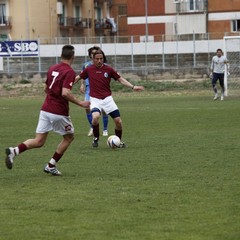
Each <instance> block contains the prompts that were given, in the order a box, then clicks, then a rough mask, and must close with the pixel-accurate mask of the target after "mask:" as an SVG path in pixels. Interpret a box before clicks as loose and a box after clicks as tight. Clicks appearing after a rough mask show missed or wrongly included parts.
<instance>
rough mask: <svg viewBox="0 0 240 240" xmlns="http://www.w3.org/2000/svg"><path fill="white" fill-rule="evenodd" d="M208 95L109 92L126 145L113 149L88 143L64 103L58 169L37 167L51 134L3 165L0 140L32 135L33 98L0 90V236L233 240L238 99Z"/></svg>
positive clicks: (52, 141) (239, 187) (4, 143)
mask: <svg viewBox="0 0 240 240" xmlns="http://www.w3.org/2000/svg"><path fill="white" fill-rule="evenodd" d="M211 97H212V96H211V94H209V95H197V94H196V95H195V96H193V95H187V94H186V95H184V94H180V95H178V94H175V95H171V96H167V95H165V94H164V93H160V92H159V93H153V94H151V93H149V94H146V93H145V94H142V93H140V94H138V93H133V94H131V93H122V94H118V95H117V96H116V97H115V100H116V102H117V104H118V106H119V108H120V110H121V114H122V119H123V125H124V133H123V140H124V141H125V142H126V144H127V145H128V148H127V149H117V150H111V149H109V148H108V147H107V145H106V137H105V138H104V137H101V139H100V143H99V148H98V149H92V147H91V138H89V137H87V136H86V135H87V132H88V130H89V127H88V124H87V121H86V117H85V112H84V110H83V109H80V108H77V107H76V106H75V105H72V104H71V116H72V120H73V123H74V126H75V132H76V134H75V140H74V142H73V143H72V145H71V146H70V148H69V149H68V151H67V152H66V154H65V155H64V157H63V158H62V160H61V161H60V162H59V164H58V168H59V170H60V171H61V172H62V174H63V176H61V177H53V176H50V175H47V174H45V173H44V172H43V166H44V165H45V164H46V163H47V162H48V160H49V158H50V157H51V156H52V154H53V152H54V150H55V147H56V145H57V144H58V143H59V141H60V137H59V136H58V135H56V134H53V133H51V134H50V135H49V138H48V141H47V143H46V145H45V146H44V147H43V148H41V149H34V150H31V151H27V152H24V153H23V154H22V155H20V156H18V157H17V158H16V160H15V162H14V167H13V169H12V170H8V169H6V167H5V163H4V159H5V154H4V151H5V148H6V147H8V146H15V145H17V144H19V143H20V142H22V141H23V140H25V139H28V138H31V137H34V135H35V134H34V132H35V128H36V124H37V120H38V113H39V108H40V106H41V104H42V101H43V99H41V98H40V97H37V98H9V99H7V98H2V99H1V101H0V110H1V118H0V125H1V138H0V146H1V149H2V150H1V152H0V156H1V159H2V161H1V164H0V179H1V186H0V207H1V210H0V239H1V240H15V239H17V240H19V239H24V240H27V239H31V240H32V239H37V240H40V239H44V240H46V239H64V240H66V239H67V240H70V239H71V240H72V239H83V240H120V239H121V240H143V239H144V240H145V239H146V240H147V239H148V240H150V239H151V240H239V239H240V174H239V167H240V139H239V138H240V127H239V126H240V125H239V119H240V110H239V106H240V105H239V98H230V97H229V98H228V99H226V101H215V102H214V101H212V98H211ZM109 131H110V134H113V123H112V120H111V119H110V123H109Z"/></svg>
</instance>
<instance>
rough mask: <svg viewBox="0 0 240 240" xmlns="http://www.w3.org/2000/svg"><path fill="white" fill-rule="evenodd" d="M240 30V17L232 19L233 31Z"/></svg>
mask: <svg viewBox="0 0 240 240" xmlns="http://www.w3.org/2000/svg"><path fill="white" fill-rule="evenodd" d="M239 31H240V19H238V20H233V21H232V32H239Z"/></svg>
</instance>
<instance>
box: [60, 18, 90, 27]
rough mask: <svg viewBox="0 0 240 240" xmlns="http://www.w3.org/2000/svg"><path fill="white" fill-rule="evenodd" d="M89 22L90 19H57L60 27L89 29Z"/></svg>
mask: <svg viewBox="0 0 240 240" xmlns="http://www.w3.org/2000/svg"><path fill="white" fill-rule="evenodd" d="M91 22H92V20H91V19H90V18H70V17H60V18H59V25H60V27H75V28H80V29H81V28H82V29H83V28H91Z"/></svg>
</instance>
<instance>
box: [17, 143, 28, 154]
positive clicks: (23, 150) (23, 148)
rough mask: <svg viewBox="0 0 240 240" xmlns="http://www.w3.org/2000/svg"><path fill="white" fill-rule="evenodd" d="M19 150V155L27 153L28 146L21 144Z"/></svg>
mask: <svg viewBox="0 0 240 240" xmlns="http://www.w3.org/2000/svg"><path fill="white" fill-rule="evenodd" d="M18 149H19V154H20V153H22V152H25V151H26V150H27V146H26V145H25V144H24V143H20V144H19V145H18Z"/></svg>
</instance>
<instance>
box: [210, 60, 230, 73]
mask: <svg viewBox="0 0 240 240" xmlns="http://www.w3.org/2000/svg"><path fill="white" fill-rule="evenodd" d="M225 64H227V68H228V69H229V63H228V59H227V58H226V57H225V56H221V57H218V56H214V57H213V58H212V64H211V70H212V71H213V72H215V73H224V72H225Z"/></svg>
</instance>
